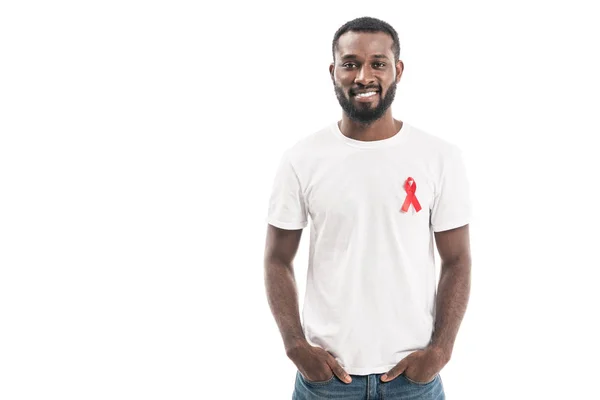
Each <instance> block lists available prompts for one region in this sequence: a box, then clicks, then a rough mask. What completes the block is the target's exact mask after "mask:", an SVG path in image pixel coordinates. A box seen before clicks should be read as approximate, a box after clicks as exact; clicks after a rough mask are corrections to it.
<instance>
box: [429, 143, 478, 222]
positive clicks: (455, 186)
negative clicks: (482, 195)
mask: <svg viewBox="0 0 600 400" xmlns="http://www.w3.org/2000/svg"><path fill="white" fill-rule="evenodd" d="M470 196H471V194H470V184H469V179H468V176H467V171H466V167H465V164H464V160H463V157H462V152H461V151H460V149H459V148H458V147H457V146H456V145H452V147H451V150H450V151H449V152H448V154H447V156H446V157H444V159H443V165H442V173H441V179H440V182H439V185H438V186H437V190H436V193H435V197H434V200H433V208H432V210H431V225H432V227H433V231H434V232H441V231H447V230H449V229H454V228H459V227H461V226H464V225H467V224H468V223H469V221H470V219H471V211H472V205H471V197H470Z"/></svg>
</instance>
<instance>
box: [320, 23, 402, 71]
mask: <svg viewBox="0 0 600 400" xmlns="http://www.w3.org/2000/svg"><path fill="white" fill-rule="evenodd" d="M349 31H352V32H383V33H387V34H388V35H390V36H391V37H392V40H393V41H394V43H393V44H392V51H393V52H394V57H395V60H394V61H398V60H399V59H400V39H398V33H397V32H396V30H395V29H394V28H393V27H392V26H391V25H390V24H388V23H387V22H385V21H382V20H380V19H377V18H371V17H360V18H356V19H353V20H352V21H348V22H346V23H345V24H344V25H342V26H341V27H340V28H339V29H338V30H337V31H336V32H335V35H333V42H332V43H331V52H332V53H333V59H334V60H335V51H336V49H337V46H338V39H339V38H340V36H342V35H343V34H344V33H346V32H349Z"/></svg>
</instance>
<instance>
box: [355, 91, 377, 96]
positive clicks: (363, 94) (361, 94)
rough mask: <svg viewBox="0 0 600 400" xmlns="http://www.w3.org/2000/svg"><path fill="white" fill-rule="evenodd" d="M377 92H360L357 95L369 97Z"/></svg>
mask: <svg viewBox="0 0 600 400" xmlns="http://www.w3.org/2000/svg"><path fill="white" fill-rule="evenodd" d="M375 93H377V92H366V93H359V94H357V95H356V97H369V96H373V95H374V94H375Z"/></svg>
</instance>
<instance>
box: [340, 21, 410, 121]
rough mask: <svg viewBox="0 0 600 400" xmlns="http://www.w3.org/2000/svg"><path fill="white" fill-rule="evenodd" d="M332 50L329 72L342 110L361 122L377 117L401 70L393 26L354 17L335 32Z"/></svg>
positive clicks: (389, 99) (388, 101) (386, 104)
mask: <svg viewBox="0 0 600 400" xmlns="http://www.w3.org/2000/svg"><path fill="white" fill-rule="evenodd" d="M332 52H333V63H332V64H331V65H330V66H329V72H330V74H331V80H332V81H333V85H334V88H335V93H336V96H337V98H338V101H339V102H340V106H341V107H342V109H343V110H344V112H345V113H346V114H347V115H348V117H349V118H351V119H352V120H354V121H356V122H359V123H362V124H365V125H369V124H371V123H372V122H374V121H376V120H378V119H379V118H381V117H382V116H383V115H384V114H385V112H386V111H387V110H388V108H389V107H390V105H391V104H392V102H393V101H394V96H395V94H396V84H397V83H398V82H399V81H400V77H401V76H402V71H403V70H404V64H403V63H402V61H400V42H399V40H398V34H397V33H396V31H395V30H394V28H392V26H391V25H389V24H388V23H386V22H384V21H381V20H379V19H376V18H370V17H362V18H357V19H354V20H352V21H349V22H347V23H345V24H344V25H342V26H341V27H340V28H339V29H338V30H337V32H336V33H335V35H334V37H333V42H332ZM373 92H375V93H374V94H373Z"/></svg>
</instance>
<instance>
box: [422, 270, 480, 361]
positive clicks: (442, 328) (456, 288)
mask: <svg viewBox="0 0 600 400" xmlns="http://www.w3.org/2000/svg"><path fill="white" fill-rule="evenodd" d="M470 290H471V261H470V260H464V261H456V262H455V263H454V264H452V265H442V273H441V276H440V282H439V285H438V292H437V302H436V317H435V330H434V333H433V336H432V339H431V344H430V347H432V348H437V349H440V350H441V351H442V353H443V354H444V355H445V357H446V360H450V356H451V355H452V349H453V347H454V341H455V339H456V335H457V334H458V329H459V327H460V324H461V322H462V319H463V316H464V315H465V311H466V309H467V303H468V302H469V293H470Z"/></svg>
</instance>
